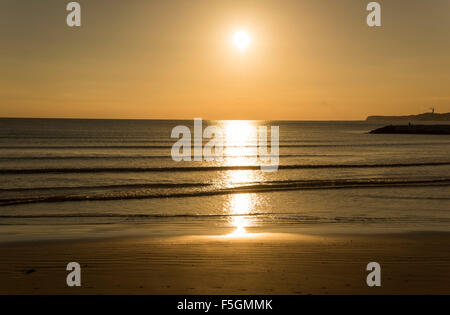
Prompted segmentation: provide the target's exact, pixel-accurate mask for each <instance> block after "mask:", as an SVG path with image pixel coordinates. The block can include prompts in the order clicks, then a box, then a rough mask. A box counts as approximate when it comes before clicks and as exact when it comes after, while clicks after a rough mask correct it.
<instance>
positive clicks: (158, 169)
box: [0, 162, 450, 175]
mask: <svg viewBox="0 0 450 315" xmlns="http://www.w3.org/2000/svg"><path fill="white" fill-rule="evenodd" d="M447 165H450V162H423V163H386V164H295V165H280V166H279V167H278V169H285V170H292V169H331V168H394V167H421V166H447ZM260 169H261V166H260V165H237V166H198V167H197V166H194V167H189V166H186V167H103V168H36V169H34V168H32V169H0V174H4V175H6V174H46V173H59V174H69V173H139V172H211V171H240V170H260Z"/></svg>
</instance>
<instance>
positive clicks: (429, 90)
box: [0, 0, 450, 120]
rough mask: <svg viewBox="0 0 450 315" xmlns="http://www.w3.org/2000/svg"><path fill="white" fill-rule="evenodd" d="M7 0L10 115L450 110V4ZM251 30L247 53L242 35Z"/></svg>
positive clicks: (291, 115)
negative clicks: (77, 12) (376, 7)
mask: <svg viewBox="0 0 450 315" xmlns="http://www.w3.org/2000/svg"><path fill="white" fill-rule="evenodd" d="M69 2H70V1H63V0H46V1H38V0H0V74H1V75H0V116H3V117H71V118H75V117H85V118H142V119H144V118H186V119H191V118H194V117H202V118H204V119H292V120H307V119H314V120H333V119H364V118H365V117H366V116H367V115H370V114H388V115H393V114H410V113H419V112H424V111H428V108H429V107H431V106H435V107H436V108H437V110H438V111H439V112H445V111H450V0H432V1H429V0H389V1H379V2H380V3H381V5H382V24H383V26H382V27H381V28H369V27H368V26H367V24H366V17H367V14H368V12H367V11H366V6H367V4H368V3H369V2H370V1H369V0H307V1H303V0H270V1H269V0H155V1H145V0H127V1H123V0H85V1H78V2H79V3H80V4H81V7H82V26H81V28H69V27H68V26H67V25H66V16H67V13H68V12H67V11H66V8H65V7H66V5H67V3H69ZM239 29H245V30H247V32H248V33H249V34H250V36H251V38H252V43H251V45H250V46H249V48H248V49H247V50H246V51H244V52H240V51H239V50H237V49H236V48H235V47H234V46H233V45H232V40H231V39H232V36H233V34H234V32H235V31H236V30H239Z"/></svg>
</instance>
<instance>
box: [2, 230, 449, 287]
mask: <svg viewBox="0 0 450 315" xmlns="http://www.w3.org/2000/svg"><path fill="white" fill-rule="evenodd" d="M449 244H450V233H408V234H393V235H327V236H312V235H310V236H308V235H296V234H259V235H254V236H253V237H252V236H250V237H245V238H240V237H234V238H233V237H231V238H229V237H222V236H217V237H207V236H201V237H200V236H199V237H196V236H190V237H176V238H145V237H142V238H114V239H107V240H80V241H46V242H42V241H39V242H21V243H9V244H1V245H0V257H1V258H0V294H450V246H448V245H449ZM72 261H76V262H78V263H80V265H81V267H82V287H81V288H69V287H67V285H66V276H67V274H68V272H67V271H66V265H67V264H68V263H69V262H72ZM372 261H375V262H378V263H380V264H381V267H382V274H381V276H382V286H381V287H378V288H369V287H367V285H366V276H367V274H368V272H367V271H366V270H365V269H366V265H367V264H368V263H369V262H372Z"/></svg>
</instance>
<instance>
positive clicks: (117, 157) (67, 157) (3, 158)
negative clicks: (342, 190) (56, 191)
mask: <svg viewBox="0 0 450 315" xmlns="http://www.w3.org/2000/svg"><path fill="white" fill-rule="evenodd" d="M345 156H351V155H349V154H280V155H279V157H280V158H284V157H345ZM181 157H182V158H185V157H189V156H181ZM207 157H208V156H204V158H207ZM226 157H227V158H258V157H270V156H267V155H262V156H261V155H256V154H252V155H227V156H226ZM103 159H105V160H120V159H144V160H145V159H172V156H171V155H104V156H101V155H100V156H99V155H79V156H76V155H57V156H0V161H17V160H103Z"/></svg>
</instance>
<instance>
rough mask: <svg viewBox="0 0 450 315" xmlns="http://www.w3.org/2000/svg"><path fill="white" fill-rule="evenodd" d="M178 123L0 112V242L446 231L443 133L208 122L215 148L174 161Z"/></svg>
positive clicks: (449, 215)
mask: <svg viewBox="0 0 450 315" xmlns="http://www.w3.org/2000/svg"><path fill="white" fill-rule="evenodd" d="M178 125H186V126H188V127H189V128H191V131H192V132H193V121H171V120H167V121H155V120H64V119H0V178H1V181H0V240H1V241H11V240H18V239H40V238H74V237H83V238H84V237H103V236H110V235H116V234H141V233H143V234H153V235H165V236H167V235H184V234H211V232H212V231H213V232H214V233H215V234H224V235H225V234H228V233H229V234H230V235H233V233H234V234H236V235H245V233H258V232H271V231H277V232H298V233H302V232H314V231H317V232H362V233H376V232H398V231H405V230H408V231H409V230H417V231H443V230H445V231H448V230H450V136H431V135H371V134H368V131H370V130H372V129H374V128H377V127H380V126H381V125H380V124H376V123H375V124H374V123H367V122H276V121H270V122H269V121H208V122H204V126H203V127H207V126H209V125H217V126H220V127H221V128H223V130H224V143H225V148H224V157H223V158H221V159H219V160H216V161H211V162H205V161H204V162H179V163H177V162H175V161H173V160H172V158H171V148H172V145H173V143H174V142H175V141H176V140H177V139H171V137H170V135H171V131H172V129H173V128H174V127H175V126H178ZM274 125H275V126H279V127H280V142H279V145H280V168H279V170H278V171H277V172H273V173H266V172H262V171H261V170H260V169H259V165H260V160H259V159H258V146H257V142H256V138H257V134H256V127H257V126H274ZM206 142H207V141H206V140H205V143H206ZM269 143H270V139H269Z"/></svg>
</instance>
